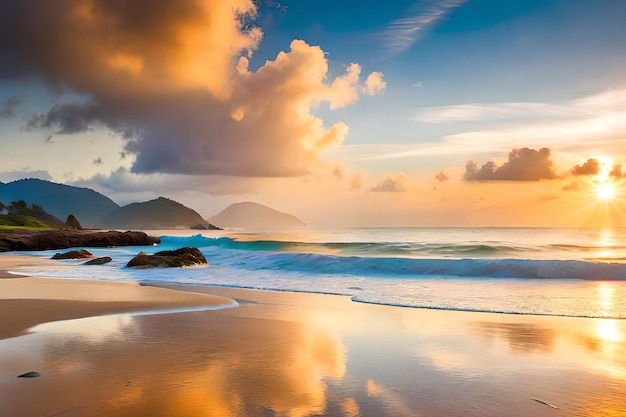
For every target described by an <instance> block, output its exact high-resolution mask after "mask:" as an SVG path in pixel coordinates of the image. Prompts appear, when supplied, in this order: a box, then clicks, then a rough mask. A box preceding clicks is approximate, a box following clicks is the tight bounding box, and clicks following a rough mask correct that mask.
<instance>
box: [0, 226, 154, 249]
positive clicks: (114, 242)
mask: <svg viewBox="0 0 626 417" xmlns="http://www.w3.org/2000/svg"><path fill="white" fill-rule="evenodd" d="M159 242H160V241H159V239H158V238H156V237H152V236H148V235H147V234H146V233H144V232H135V231H128V232H119V231H116V230H109V231H101V230H29V229H9V230H0V252H8V251H22V250H27V251H33V250H52V249H67V248H75V247H92V248H103V247H111V246H152V245H155V244H157V243H159Z"/></svg>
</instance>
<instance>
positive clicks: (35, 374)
mask: <svg viewBox="0 0 626 417" xmlns="http://www.w3.org/2000/svg"><path fill="white" fill-rule="evenodd" d="M38 376H41V374H40V373H39V372H35V371H30V372H26V373H25V374H22V375H18V376H17V377H18V378H37V377H38Z"/></svg>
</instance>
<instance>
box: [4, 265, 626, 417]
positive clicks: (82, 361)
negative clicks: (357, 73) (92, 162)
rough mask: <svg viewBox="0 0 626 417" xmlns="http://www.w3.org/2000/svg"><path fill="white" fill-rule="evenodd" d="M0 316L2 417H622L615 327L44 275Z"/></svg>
mask: <svg viewBox="0 0 626 417" xmlns="http://www.w3.org/2000/svg"><path fill="white" fill-rule="evenodd" d="M19 258H20V257H6V256H4V255H3V256H0V270H2V269H3V268H4V269H10V268H12V267H14V266H15V265H16V263H18V264H19V263H20V262H24V259H19ZM27 259H28V258H27ZM11 262H13V264H11ZM11 265H13V266H11ZM2 276H4V275H2ZM231 300H236V301H237V303H238V305H237V306H236V307H231V308H225V309H218V310H206V311H186V312H177V313H167V314H134V313H130V314H128V312H129V311H131V310H134V311H137V310H142V311H144V312H145V310H147V309H157V310H159V309H160V310H162V309H163V308H172V307H182V306H188V307H194V306H199V305H208V306H216V305H224V304H229V303H231V304H230V305H231V306H232V302H231ZM16 306H17V307H16ZM46 308H47V309H48V310H45V309H46ZM41 309H43V310H45V311H46V312H45V314H44V313H42V312H40V310H41ZM112 313H118V314H112ZM120 313H123V314H120ZM95 315H98V316H95ZM88 316H91V317H88ZM0 317H1V319H2V326H3V329H4V330H3V333H2V334H3V336H2V337H3V338H4V339H2V340H0V352H1V354H0V415H1V416H3V417H4V416H7V417H8V416H12V417H22V416H24V417H26V416H42V417H52V416H120V417H122V416H124V417H125V416H129V417H130V416H195V417H198V416H288V417H299V416H342V417H356V416H504V415H506V416H528V415H532V416H533V417H541V416H601V415H602V416H626V394H624V393H626V357H624V354H623V352H625V351H626V321H624V320H597V319H573V318H560V317H536V316H512V315H503V314H485V313H467V312H454V311H434V310H420V309H408V308H398V307H388V306H377V305H367V304H360V303H354V302H352V301H351V300H350V299H349V298H346V297H338V296H329V295H316V294H301V293H297V294H296V293H280V292H268V291H253V290H242V289H232V288H214V287H193V286H168V287H167V288H162V287H159V288H157V287H139V286H134V285H131V284H128V285H127V284H121V285H120V284H118V283H102V282H97V283H94V282H82V281H74V280H72V281H69V280H66V281H64V280H51V279H42V278H38V279H33V278H8V279H2V280H0ZM78 317H83V318H78ZM70 318H74V319H73V320H68V319H70ZM6 323H11V324H10V325H8V326H7V324H6ZM36 323H40V324H39V325H35V324H36ZM33 325H35V327H30V326H33ZM27 371H37V372H39V373H40V374H41V376H40V377H38V378H31V379H25V378H16V376H17V375H19V374H21V373H24V372H27Z"/></svg>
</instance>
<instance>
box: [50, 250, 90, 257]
mask: <svg viewBox="0 0 626 417" xmlns="http://www.w3.org/2000/svg"><path fill="white" fill-rule="evenodd" d="M85 258H93V255H92V254H91V252H89V251H88V250H85V249H81V250H71V251H68V252H65V253H56V254H54V255H53V256H52V259H85Z"/></svg>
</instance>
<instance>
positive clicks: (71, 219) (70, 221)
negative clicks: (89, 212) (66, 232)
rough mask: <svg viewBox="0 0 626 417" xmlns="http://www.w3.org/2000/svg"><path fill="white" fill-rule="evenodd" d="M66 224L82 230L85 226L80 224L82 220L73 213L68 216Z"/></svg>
mask: <svg viewBox="0 0 626 417" xmlns="http://www.w3.org/2000/svg"><path fill="white" fill-rule="evenodd" d="M65 225H66V226H67V227H71V228H72V229H76V230H82V228H83V226H81V225H80V222H79V221H78V219H77V218H76V217H75V216H74V215H73V214H70V215H69V216H67V220H65Z"/></svg>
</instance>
